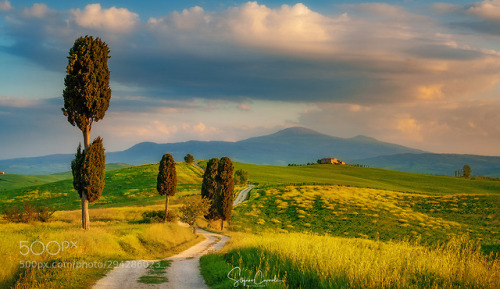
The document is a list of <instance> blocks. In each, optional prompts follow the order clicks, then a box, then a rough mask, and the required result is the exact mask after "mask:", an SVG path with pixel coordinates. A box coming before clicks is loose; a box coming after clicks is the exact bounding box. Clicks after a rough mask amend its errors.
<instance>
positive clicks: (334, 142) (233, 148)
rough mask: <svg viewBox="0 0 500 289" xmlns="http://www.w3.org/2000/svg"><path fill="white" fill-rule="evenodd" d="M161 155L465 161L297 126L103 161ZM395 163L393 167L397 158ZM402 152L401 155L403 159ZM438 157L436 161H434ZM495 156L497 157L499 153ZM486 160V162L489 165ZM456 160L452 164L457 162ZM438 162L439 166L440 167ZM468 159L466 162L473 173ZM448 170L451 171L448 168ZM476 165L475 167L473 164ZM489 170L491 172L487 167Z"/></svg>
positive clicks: (6, 163) (492, 164)
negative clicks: (420, 158)
mask: <svg viewBox="0 0 500 289" xmlns="http://www.w3.org/2000/svg"><path fill="white" fill-rule="evenodd" d="M165 153H171V154H172V155H173V156H174V158H175V159H176V160H177V161H182V160H183V158H184V156H185V155H186V154H188V153H190V154H192V155H194V157H195V158H196V159H209V158H212V157H222V156H228V157H230V158H231V159H232V160H234V161H238V162H246V163H252V164H269V165H287V164H289V163H296V164H303V163H309V162H315V161H316V160H318V159H320V158H323V157H335V158H338V159H341V160H343V161H345V162H347V163H352V164H356V163H360V164H367V165H370V166H372V167H379V168H393V169H397V170H401V171H413V170H415V168H416V167H415V166H412V164H413V163H414V162H415V161H411V160H410V159H412V158H413V159H418V158H419V157H418V156H422V158H423V159H424V160H425V159H426V158H427V157H426V156H427V155H429V157H430V156H433V157H434V159H433V160H429V161H424V160H422V162H423V163H430V164H433V165H428V166H424V165H422V166H418V167H419V169H420V168H421V169H422V170H419V171H418V172H425V173H429V174H447V175H449V174H453V172H454V170H455V169H458V168H459V167H460V166H463V165H464V164H465V163H462V162H463V159H461V158H460V156H461V155H455V157H451V158H450V157H449V155H435V156H434V155H433V154H425V152H424V151H420V150H416V149H412V148H408V147H404V146H400V145H395V144H391V143H386V142H381V141H378V140H376V139H374V138H370V137H366V136H356V137H353V138H340V137H334V136H329V135H325V134H322V133H319V132H316V131H314V130H311V129H307V128H303V127H292V128H287V129H284V130H281V131H278V132H276V133H274V134H270V135H266V136H260V137H253V138H249V139H246V140H242V141H238V142H223V141H188V142H179V143H167V144H157V143H152V142H143V143H139V144H137V145H134V146H133V147H131V148H129V149H127V150H124V151H119V152H110V153H107V154H106V161H107V162H108V163H127V164H131V165H138V164H147V163H156V162H158V161H159V160H160V159H161V156H162V155H163V154H165ZM391 156H400V157H399V160H400V161H401V164H399V165H398V157H392V158H391ZM402 156H407V158H408V161H405V158H403V157H402ZM439 156H443V158H442V160H438V159H439ZM72 158H73V155H51V156H45V157H37V158H23V159H11V160H0V170H3V171H5V172H6V173H18V174H47V173H53V172H61V171H68V170H70V162H71V159H72ZM479 158H484V160H485V162H484V166H483V167H484V170H485V172H487V173H488V174H494V173H495V170H496V168H498V167H500V160H497V159H496V158H491V159H490V157H479ZM499 158H500V157H499ZM486 160H490V161H489V163H488V161H486ZM459 163H460V164H461V165H458V166H457V164H459ZM440 164H442V165H440ZM473 164H474V163H472V162H470V163H469V165H471V167H472V169H473V173H476V172H477V173H479V171H475V168H474V165H473ZM450 168H453V169H451V171H450ZM477 169H479V167H477ZM490 169H492V170H493V171H491V170H490Z"/></svg>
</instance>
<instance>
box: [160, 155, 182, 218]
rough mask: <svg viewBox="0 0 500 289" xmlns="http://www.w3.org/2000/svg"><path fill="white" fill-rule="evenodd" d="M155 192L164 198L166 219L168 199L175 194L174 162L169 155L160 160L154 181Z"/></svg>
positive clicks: (175, 176)
mask: <svg viewBox="0 0 500 289" xmlns="http://www.w3.org/2000/svg"><path fill="white" fill-rule="evenodd" d="M156 190H157V191H158V193H159V194H160V196H166V200H165V217H166V216H167V213H168V202H169V198H170V197H171V196H173V195H175V193H176V192H177V173H176V171H175V161H174V158H173V157H172V155H171V154H164V155H163V157H162V158H161V161H160V167H159V169H158V177H157V179H156Z"/></svg>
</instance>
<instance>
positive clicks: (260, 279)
mask: <svg viewBox="0 0 500 289" xmlns="http://www.w3.org/2000/svg"><path fill="white" fill-rule="evenodd" d="M233 272H234V274H233V275H231V273H233ZM227 278H228V279H229V280H231V281H233V282H234V284H233V287H238V286H240V285H243V287H245V286H248V287H265V286H266V285H267V283H276V282H285V280H279V279H277V278H276V275H274V278H273V279H264V276H263V274H262V271H261V270H259V271H257V272H256V273H255V276H254V278H253V279H245V278H243V277H241V268H240V267H234V268H233V269H231V271H229V272H228V273H227Z"/></svg>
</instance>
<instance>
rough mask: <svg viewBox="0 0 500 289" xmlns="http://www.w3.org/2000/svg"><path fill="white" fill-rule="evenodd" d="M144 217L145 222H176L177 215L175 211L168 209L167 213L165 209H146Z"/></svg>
mask: <svg viewBox="0 0 500 289" xmlns="http://www.w3.org/2000/svg"><path fill="white" fill-rule="evenodd" d="M142 219H143V222H144V223H164V222H176V221H177V215H176V214H175V212H173V211H168V213H167V214H166V215H165V210H158V211H145V212H144V213H142Z"/></svg>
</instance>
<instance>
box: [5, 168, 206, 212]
mask: <svg viewBox="0 0 500 289" xmlns="http://www.w3.org/2000/svg"><path fill="white" fill-rule="evenodd" d="M176 170H177V177H178V186H177V191H178V193H177V195H176V196H177V197H179V196H183V195H190V194H195V193H198V192H199V188H200V184H201V178H202V175H201V172H200V171H199V170H197V169H196V168H194V167H193V166H191V165H187V164H185V163H178V164H177V166H176ZM157 175H158V165H157V164H150V165H142V166H134V167H127V168H123V169H118V170H113V171H108V172H106V178H105V182H106V184H105V188H104V191H103V193H102V196H101V198H100V199H99V200H98V201H97V202H96V203H94V204H91V207H93V208H103V207H119V206H131V205H132V206H133V205H147V204H154V203H156V202H160V201H162V200H164V197H161V196H159V194H158V192H157V191H156V177H157ZM174 201H175V198H174ZM23 202H29V203H34V204H37V205H40V206H47V207H54V208H55V209H57V210H71V209H77V208H79V207H80V206H81V202H80V198H79V196H78V193H77V192H76V191H75V190H74V189H73V182H72V179H66V180H62V181H57V182H52V183H47V184H43V185H36V186H30V187H23V188H19V189H12V190H6V191H2V192H1V193H0V209H1V208H3V207H11V206H13V205H19V204H22V203H23Z"/></svg>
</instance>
